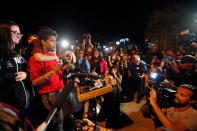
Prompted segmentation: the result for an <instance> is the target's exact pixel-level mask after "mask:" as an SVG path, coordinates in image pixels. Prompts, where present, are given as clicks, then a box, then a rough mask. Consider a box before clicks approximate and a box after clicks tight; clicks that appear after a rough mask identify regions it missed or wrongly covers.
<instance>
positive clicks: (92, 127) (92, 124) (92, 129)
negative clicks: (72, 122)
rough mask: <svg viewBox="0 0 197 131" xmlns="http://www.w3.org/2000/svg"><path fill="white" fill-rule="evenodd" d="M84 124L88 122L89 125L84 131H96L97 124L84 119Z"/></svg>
mask: <svg viewBox="0 0 197 131" xmlns="http://www.w3.org/2000/svg"><path fill="white" fill-rule="evenodd" d="M83 121H84V122H87V125H86V126H84V127H83V128H82V129H83V131H94V126H95V124H94V123H93V122H91V121H90V120H88V119H83Z"/></svg>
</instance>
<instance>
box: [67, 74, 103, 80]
mask: <svg viewBox="0 0 197 131" xmlns="http://www.w3.org/2000/svg"><path fill="white" fill-rule="evenodd" d="M71 76H73V77H90V78H93V79H102V78H104V76H103V75H94V74H92V73H72V74H71Z"/></svg>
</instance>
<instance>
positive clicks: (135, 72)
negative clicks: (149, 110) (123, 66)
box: [127, 55, 147, 103]
mask: <svg viewBox="0 0 197 131" xmlns="http://www.w3.org/2000/svg"><path fill="white" fill-rule="evenodd" d="M146 72H147V67H146V63H145V62H144V61H143V60H140V56H139V55H134V58H133V61H131V62H130V63H129V67H128V77H129V79H130V80H131V84H129V85H133V87H129V88H130V89H131V94H132V96H129V97H131V100H132V99H133V98H134V94H135V92H136V90H137V91H138V96H137V103H140V101H141V99H142V97H143V90H144V80H145V74H146ZM128 93H130V92H128ZM127 96H128V95H127Z"/></svg>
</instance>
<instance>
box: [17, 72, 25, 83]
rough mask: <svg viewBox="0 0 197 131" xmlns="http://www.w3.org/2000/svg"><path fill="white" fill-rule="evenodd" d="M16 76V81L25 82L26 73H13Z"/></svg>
mask: <svg viewBox="0 0 197 131" xmlns="http://www.w3.org/2000/svg"><path fill="white" fill-rule="evenodd" d="M15 75H16V78H15V79H16V81H22V80H25V79H26V78H27V73H26V72H22V71H21V72H17V73H15Z"/></svg>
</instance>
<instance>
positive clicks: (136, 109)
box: [98, 97, 155, 131]
mask: <svg viewBox="0 0 197 131" xmlns="http://www.w3.org/2000/svg"><path fill="white" fill-rule="evenodd" d="M145 103H146V100H145V99H142V100H141V102H140V103H136V97H135V99H134V100H133V101H130V102H124V103H121V106H120V110H121V112H122V113H123V114H124V115H125V116H126V117H128V119H125V118H124V120H123V121H124V123H125V121H132V122H130V123H129V122H127V123H129V124H125V126H124V124H123V127H122V128H120V129H118V131H154V130H155V127H154V122H153V121H152V120H151V119H148V118H144V117H143V116H142V113H141V111H140V107H141V106H142V105H143V104H145ZM129 119H130V120H129ZM105 124H106V122H105V121H104V122H100V123H98V125H100V126H103V127H105ZM120 124H122V123H120Z"/></svg>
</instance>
